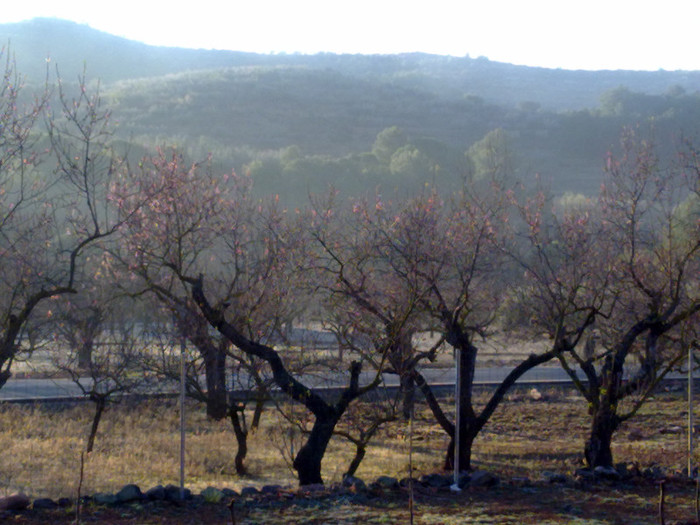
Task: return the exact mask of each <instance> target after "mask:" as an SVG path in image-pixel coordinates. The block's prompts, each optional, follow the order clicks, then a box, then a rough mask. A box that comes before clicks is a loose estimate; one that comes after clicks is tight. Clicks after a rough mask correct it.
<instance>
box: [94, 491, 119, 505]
mask: <svg viewBox="0 0 700 525" xmlns="http://www.w3.org/2000/svg"><path fill="white" fill-rule="evenodd" d="M92 501H94V502H95V503H97V504H98V505H116V504H117V503H119V498H117V496H116V495H115V494H110V493H107V492H98V493H97V494H93V495H92Z"/></svg>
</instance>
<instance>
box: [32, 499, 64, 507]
mask: <svg viewBox="0 0 700 525" xmlns="http://www.w3.org/2000/svg"><path fill="white" fill-rule="evenodd" d="M32 508H33V509H37V510H38V509H46V510H51V509H56V508H58V503H56V502H55V501H54V500H52V499H49V498H39V499H35V500H34V502H33V503H32Z"/></svg>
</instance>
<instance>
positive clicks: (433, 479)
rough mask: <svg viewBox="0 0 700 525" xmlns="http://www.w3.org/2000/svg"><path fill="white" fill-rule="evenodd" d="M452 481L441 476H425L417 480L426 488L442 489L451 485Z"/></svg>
mask: <svg viewBox="0 0 700 525" xmlns="http://www.w3.org/2000/svg"><path fill="white" fill-rule="evenodd" d="M452 480H453V478H452V476H447V475H443V474H425V475H423V476H421V477H420V478H419V479H418V482H419V483H420V484H421V485H425V486H426V487H434V488H444V487H449V486H450V485H452Z"/></svg>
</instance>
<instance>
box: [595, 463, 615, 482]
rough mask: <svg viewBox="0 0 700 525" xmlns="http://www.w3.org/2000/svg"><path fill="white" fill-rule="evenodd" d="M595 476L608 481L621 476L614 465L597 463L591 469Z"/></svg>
mask: <svg viewBox="0 0 700 525" xmlns="http://www.w3.org/2000/svg"><path fill="white" fill-rule="evenodd" d="M593 474H594V475H595V477H597V478H600V479H606V480H610V481H618V480H619V479H620V478H621V477H622V476H620V473H619V472H618V471H617V469H616V468H615V467H610V466H604V465H598V466H597V467H595V468H594V469H593Z"/></svg>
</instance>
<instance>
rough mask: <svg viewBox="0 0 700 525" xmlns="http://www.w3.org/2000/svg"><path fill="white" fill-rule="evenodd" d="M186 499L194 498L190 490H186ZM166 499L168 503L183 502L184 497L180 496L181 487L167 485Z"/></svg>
mask: <svg viewBox="0 0 700 525" xmlns="http://www.w3.org/2000/svg"><path fill="white" fill-rule="evenodd" d="M184 496H185V499H190V498H191V497H192V492H191V491H190V489H184ZM165 499H166V501H173V502H178V501H182V496H181V494H180V487H178V486H177V485H167V486H166V487H165Z"/></svg>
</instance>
